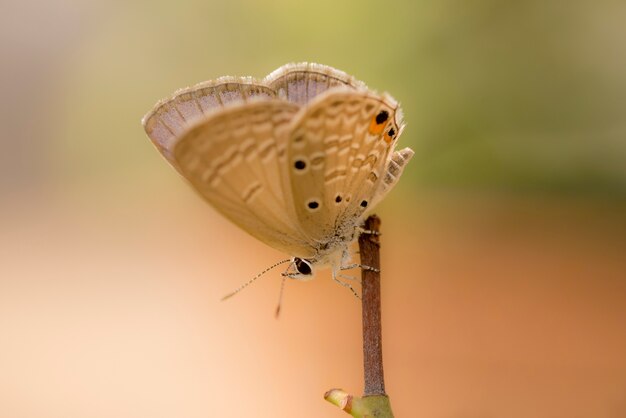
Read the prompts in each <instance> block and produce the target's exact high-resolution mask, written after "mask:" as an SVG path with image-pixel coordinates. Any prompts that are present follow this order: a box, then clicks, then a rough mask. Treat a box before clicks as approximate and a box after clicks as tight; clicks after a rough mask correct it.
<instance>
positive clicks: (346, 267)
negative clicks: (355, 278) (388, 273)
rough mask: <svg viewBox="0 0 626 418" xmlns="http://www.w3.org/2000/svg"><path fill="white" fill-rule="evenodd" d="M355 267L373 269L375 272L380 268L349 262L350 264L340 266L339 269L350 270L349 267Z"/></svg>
mask: <svg viewBox="0 0 626 418" xmlns="http://www.w3.org/2000/svg"><path fill="white" fill-rule="evenodd" d="M357 267H361V269H363V270H367V271H373V272H375V273H380V270H379V269H377V268H374V267H370V266H366V265H364V264H356V263H355V264H350V265H347V266H342V267H340V269H341V270H351V269H355V268H357Z"/></svg>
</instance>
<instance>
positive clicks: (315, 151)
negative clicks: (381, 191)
mask: <svg viewBox="0 0 626 418" xmlns="http://www.w3.org/2000/svg"><path fill="white" fill-rule="evenodd" d="M402 127H403V122H402V115H401V112H400V110H399V106H398V104H397V102H396V101H395V100H394V99H393V98H391V97H390V96H388V95H378V94H376V93H373V92H371V91H369V90H353V89H341V88H335V89H332V90H328V91H327V92H325V93H322V94H321V95H319V96H317V97H316V98H314V99H313V100H312V101H311V102H310V103H309V105H307V106H306V107H305V108H303V109H302V110H301V111H300V113H299V114H298V115H297V116H296V117H295V118H294V122H293V124H292V128H291V135H290V139H289V144H288V147H287V165H286V166H285V167H286V168H287V169H288V170H289V171H290V172H289V175H288V176H287V178H288V179H289V183H290V184H289V187H290V189H291V193H292V195H293V204H294V208H295V212H296V217H297V218H298V222H299V223H300V224H301V226H302V228H303V229H304V232H305V233H306V234H307V235H308V236H309V238H310V239H311V240H317V241H320V242H325V241H327V240H328V239H329V237H332V236H334V235H337V234H338V233H339V234H341V233H342V232H347V230H348V229H352V228H353V227H354V225H355V224H357V223H359V222H360V220H361V218H362V216H363V215H364V213H365V211H366V209H370V208H371V207H372V204H373V203H374V202H373V201H372V199H373V197H374V196H375V194H376V190H377V189H378V187H379V186H380V184H381V181H382V178H383V175H384V174H385V173H384V170H385V167H386V165H387V162H388V158H389V156H390V155H391V153H392V151H393V148H394V147H395V142H396V140H397V137H398V135H399V133H400V131H401V129H402ZM342 228H345V229H346V231H342Z"/></svg>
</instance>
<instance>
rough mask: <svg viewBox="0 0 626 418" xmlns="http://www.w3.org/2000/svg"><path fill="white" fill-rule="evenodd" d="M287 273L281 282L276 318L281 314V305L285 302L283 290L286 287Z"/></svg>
mask: <svg viewBox="0 0 626 418" xmlns="http://www.w3.org/2000/svg"><path fill="white" fill-rule="evenodd" d="M287 277H288V276H287V275H284V274H283V281H282V282H281V283H280V293H279V294H278V306H276V314H275V315H276V319H278V316H279V315H280V307H281V306H282V303H283V290H284V289H285V281H286V280H287Z"/></svg>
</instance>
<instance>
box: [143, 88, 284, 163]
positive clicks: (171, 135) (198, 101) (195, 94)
mask: <svg viewBox="0 0 626 418" xmlns="http://www.w3.org/2000/svg"><path fill="white" fill-rule="evenodd" d="M275 96H276V93H275V92H274V90H273V89H272V88H270V87H269V86H267V85H266V84H264V83H262V82H259V81H256V80H254V79H253V78H250V77H244V78H235V77H222V78H219V79H217V80H214V81H208V82H204V83H200V84H197V85H195V86H193V87H189V88H186V89H181V90H178V91H177V92H176V93H174V95H172V97H170V98H168V99H165V100H161V101H160V102H159V103H157V104H156V106H155V107H154V109H153V110H152V111H150V112H149V113H148V114H147V115H146V116H144V118H143V120H142V123H143V126H144V129H145V131H146V133H147V134H148V136H149V137H150V139H151V140H152V143H154V145H155V146H156V147H157V148H158V150H159V151H160V152H161V154H163V156H164V157H165V158H166V159H167V160H168V161H169V162H170V163H172V164H173V165H174V166H175V167H176V164H175V161H174V158H173V150H174V146H175V144H176V142H177V141H178V139H179V138H180V136H181V135H182V134H183V133H184V132H185V131H186V130H187V129H189V128H190V127H191V126H193V125H194V124H195V123H196V122H197V121H199V120H202V119H204V118H205V117H206V116H207V115H209V114H211V113H213V112H215V111H216V110H219V109H221V108H223V107H225V106H229V105H233V104H237V103H241V102H246V101H249V100H253V99H255V98H259V97H261V98H274V97H275Z"/></svg>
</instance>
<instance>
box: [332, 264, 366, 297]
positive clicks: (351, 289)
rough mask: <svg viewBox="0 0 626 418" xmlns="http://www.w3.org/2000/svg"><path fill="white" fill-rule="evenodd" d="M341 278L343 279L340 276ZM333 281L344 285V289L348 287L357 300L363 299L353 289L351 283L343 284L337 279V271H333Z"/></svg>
mask: <svg viewBox="0 0 626 418" xmlns="http://www.w3.org/2000/svg"><path fill="white" fill-rule="evenodd" d="M339 277H341V275H339ZM333 280H334V281H336V282H337V283H339V284H340V285H342V286H343V287H347V288H348V289H350V291H351V292H352V294H353V295H354V297H355V298H357V299H361V296H359V294H358V293H357V292H356V290H354V288H353V287H352V285H351V284H350V283H346V282H343V281H341V280H339V279H338V278H337V274H336V273H335V271H333Z"/></svg>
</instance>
